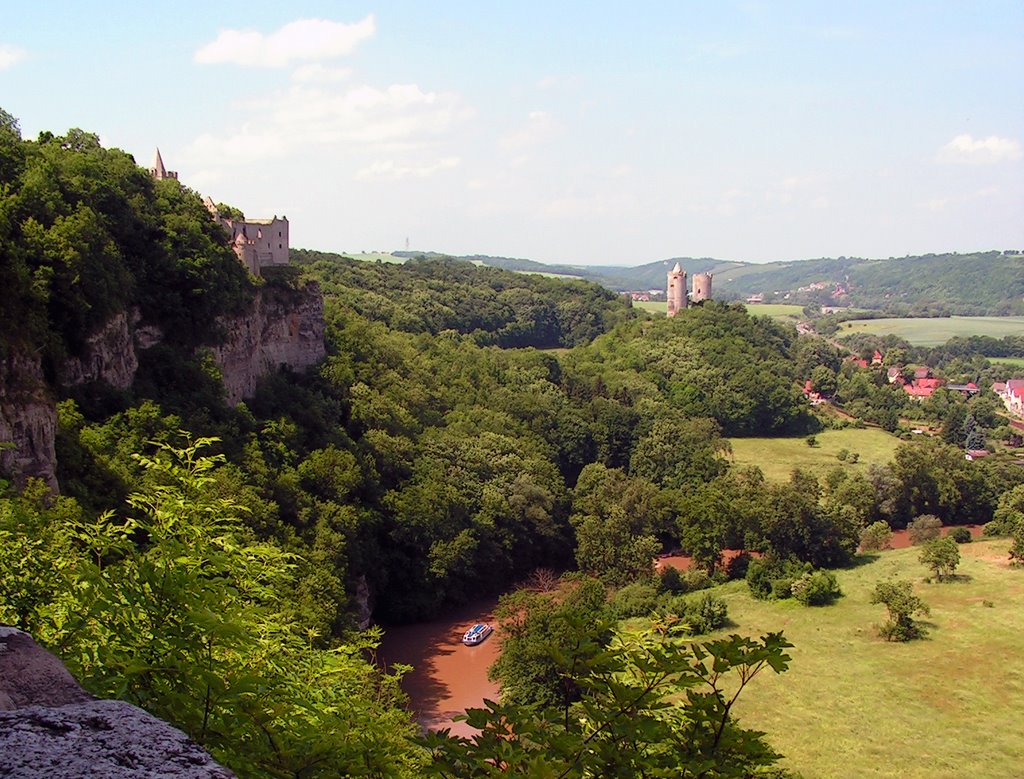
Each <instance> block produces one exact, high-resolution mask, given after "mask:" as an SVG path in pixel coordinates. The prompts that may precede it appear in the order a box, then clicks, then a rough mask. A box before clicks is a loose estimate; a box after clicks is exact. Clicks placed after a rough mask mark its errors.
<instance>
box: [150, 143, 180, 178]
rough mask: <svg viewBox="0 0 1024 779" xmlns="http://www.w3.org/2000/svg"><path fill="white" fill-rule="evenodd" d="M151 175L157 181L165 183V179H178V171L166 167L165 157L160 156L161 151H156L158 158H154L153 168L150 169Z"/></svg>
mask: <svg viewBox="0 0 1024 779" xmlns="http://www.w3.org/2000/svg"><path fill="white" fill-rule="evenodd" d="M149 175H151V176H152V177H153V178H155V179H156V180H157V181H163V180H164V179H177V178H178V171H176V170H167V168H165V167H164V160H163V157H161V156H160V149H159V148H158V149H157V150H156V156H155V157H153V167H151V168H150V169H149Z"/></svg>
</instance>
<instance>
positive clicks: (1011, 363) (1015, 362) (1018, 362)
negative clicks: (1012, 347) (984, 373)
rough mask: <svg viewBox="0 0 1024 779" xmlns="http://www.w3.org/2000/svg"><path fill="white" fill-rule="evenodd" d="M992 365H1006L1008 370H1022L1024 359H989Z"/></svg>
mask: <svg viewBox="0 0 1024 779" xmlns="http://www.w3.org/2000/svg"><path fill="white" fill-rule="evenodd" d="M988 361H989V362H990V363H992V364H993V365H1006V366H1008V367H1010V368H1024V357H989V358H988Z"/></svg>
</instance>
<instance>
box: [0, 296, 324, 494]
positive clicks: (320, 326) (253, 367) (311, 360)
mask: <svg viewBox="0 0 1024 779" xmlns="http://www.w3.org/2000/svg"><path fill="white" fill-rule="evenodd" d="M323 315H324V301H323V297H322V296H321V294H320V288H319V287H318V286H316V285H315V284H310V285H308V286H307V287H305V288H303V289H302V290H285V289H277V288H269V287H264V288H263V289H261V290H260V291H259V293H258V294H257V295H256V299H255V301H254V303H253V308H252V310H251V311H250V312H249V313H248V314H245V315H242V316H237V317H230V318H227V317H226V318H223V319H221V320H220V321H219V322H218V324H219V325H220V326H221V328H222V329H223V331H224V333H225V335H226V337H225V339H224V342H223V343H222V344H221V345H220V346H216V347H213V349H212V350H211V351H212V352H213V357H214V360H215V361H216V362H217V364H218V365H219V366H220V368H221V371H222V374H223V377H224V388H225V392H226V395H227V400H228V402H229V403H231V404H232V405H233V404H235V403H238V402H239V401H240V400H243V399H244V398H247V397H250V396H251V395H252V394H253V393H254V392H255V391H256V385H257V383H258V382H259V380H260V379H261V378H263V377H264V376H267V375H269V374H271V373H273V372H274V371H276V370H277V369H278V368H279V367H280V366H282V365H284V366H287V367H289V368H291V369H292V370H295V371H302V370H305V369H306V368H309V367H311V366H313V365H316V364H317V363H318V362H320V361H321V360H323V359H324V356H325V349H324V316H323ZM162 337H163V334H162V333H161V332H160V330H159V329H158V328H156V327H154V326H152V325H149V326H142V327H140V326H139V315H138V313H136V312H123V313H121V314H118V315H117V316H115V317H114V318H113V319H112V320H110V322H108V323H107V325H106V326H105V327H104V328H103V329H102V330H100V331H99V332H97V333H95V334H93V335H92V336H90V337H89V339H88V342H87V345H86V348H85V349H84V354H83V356H82V357H80V358H72V359H69V360H67V361H65V363H64V365H63V366H61V368H60V371H59V376H58V382H59V384H60V385H61V386H62V387H64V388H67V387H74V386H78V385H81V384H87V383H90V382H105V383H107V384H109V385H111V386H112V387H115V388H117V389H121V390H125V389H128V388H130V387H131V386H132V382H133V381H134V379H135V372H136V370H137V369H138V367H139V360H138V354H139V351H140V350H143V349H148V348H149V347H151V346H153V345H155V344H157V343H159V342H160V341H161V340H162ZM55 395H56V392H55V390H54V388H52V387H50V386H49V385H48V384H47V382H46V379H45V377H44V376H43V370H42V366H41V363H40V359H39V357H38V355H34V354H18V353H14V354H12V355H10V356H7V357H6V358H0V474H11V475H12V476H13V477H14V479H15V482H16V483H18V484H21V483H23V482H24V481H25V479H27V478H30V477H37V478H41V479H43V480H44V481H45V482H46V483H47V484H49V486H50V488H51V489H53V490H54V491H56V490H57V489H58V485H57V477H56V469H57V456H56V453H55V451H54V439H55V437H56V432H57V410H56V405H55Z"/></svg>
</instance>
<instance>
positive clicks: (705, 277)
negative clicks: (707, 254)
mask: <svg viewBox="0 0 1024 779" xmlns="http://www.w3.org/2000/svg"><path fill="white" fill-rule="evenodd" d="M692 299H693V302H694V303H701V302H703V301H705V300H711V274H710V273H694V274H693V296H692Z"/></svg>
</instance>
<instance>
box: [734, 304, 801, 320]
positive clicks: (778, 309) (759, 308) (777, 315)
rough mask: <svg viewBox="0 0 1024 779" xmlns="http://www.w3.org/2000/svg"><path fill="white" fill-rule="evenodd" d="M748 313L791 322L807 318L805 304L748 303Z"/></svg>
mask: <svg viewBox="0 0 1024 779" xmlns="http://www.w3.org/2000/svg"><path fill="white" fill-rule="evenodd" d="M747 313H748V314H750V315H751V316H770V317H771V318H772V319H781V320H784V321H789V322H793V323H796V322H799V321H800V320H801V319H806V318H807V317H805V316H804V307H803V306H791V305H789V304H788V303H748V304H747Z"/></svg>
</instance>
